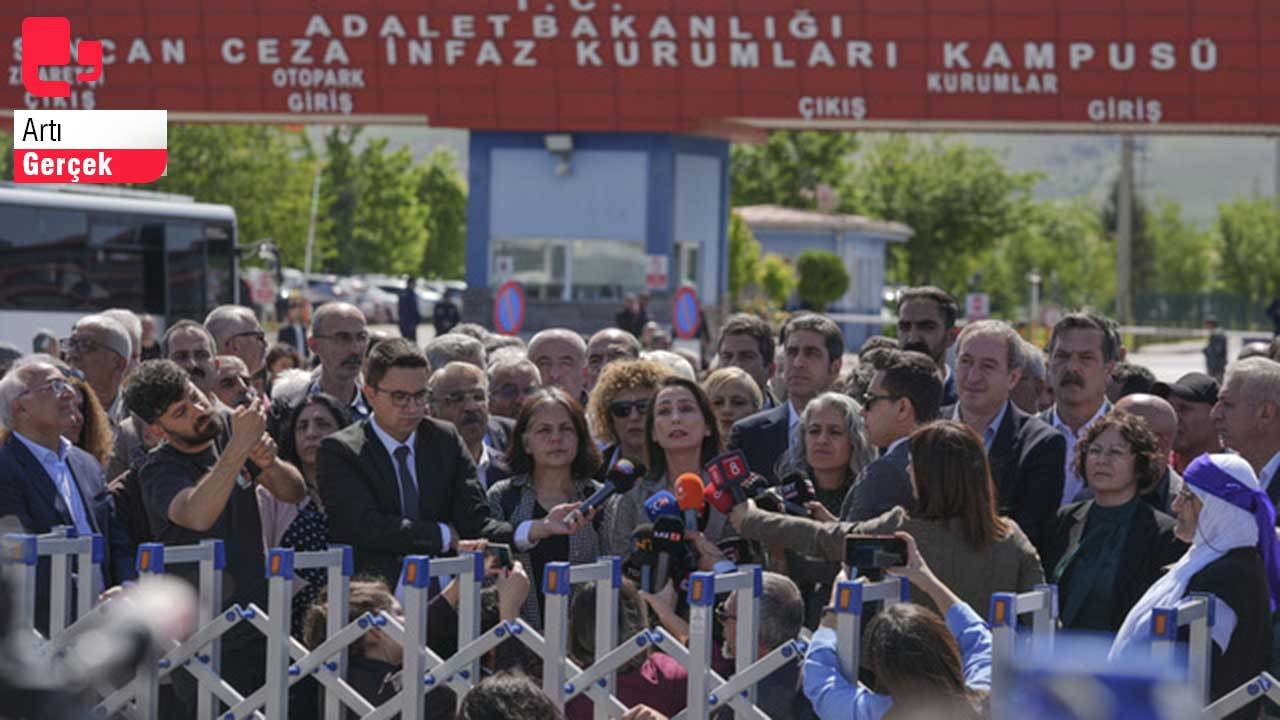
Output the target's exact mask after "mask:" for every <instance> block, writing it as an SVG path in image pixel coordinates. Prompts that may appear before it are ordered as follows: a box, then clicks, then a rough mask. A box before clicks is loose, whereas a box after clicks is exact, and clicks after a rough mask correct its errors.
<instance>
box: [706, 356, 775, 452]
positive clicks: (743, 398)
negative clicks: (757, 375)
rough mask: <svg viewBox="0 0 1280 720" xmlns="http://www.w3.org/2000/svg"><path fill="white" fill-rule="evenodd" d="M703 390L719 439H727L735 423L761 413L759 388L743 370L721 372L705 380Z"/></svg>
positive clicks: (762, 401)
mask: <svg viewBox="0 0 1280 720" xmlns="http://www.w3.org/2000/svg"><path fill="white" fill-rule="evenodd" d="M702 388H703V389H704V390H706V391H707V397H709V398H711V407H713V408H715V411H716V423H717V424H719V426H720V437H726V438H727V437H729V428H731V427H733V424H734V423H736V422H738V421H739V420H741V419H742V418H744V417H747V416H748V415H754V414H755V413H758V412H760V408H762V407H764V394H763V393H762V392H760V386H759V385H756V381H755V380H753V379H752V378H751V376H750V375H748V374H747V372H746V371H745V370H743V369H742V368H736V367H723V368H720V369H719V370H716V371H715V372H713V373H711V374H710V375H708V376H707V379H706V380H704V381H703V382H702Z"/></svg>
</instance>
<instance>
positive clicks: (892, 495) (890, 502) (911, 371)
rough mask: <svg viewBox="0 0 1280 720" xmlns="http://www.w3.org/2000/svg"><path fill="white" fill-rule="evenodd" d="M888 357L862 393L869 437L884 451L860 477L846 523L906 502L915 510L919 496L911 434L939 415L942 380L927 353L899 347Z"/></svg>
mask: <svg viewBox="0 0 1280 720" xmlns="http://www.w3.org/2000/svg"><path fill="white" fill-rule="evenodd" d="M890 352H891V354H890V355H889V356H888V357H886V358H884V360H883V366H882V368H881V369H880V370H877V371H876V374H875V377H873V378H872V379H871V385H869V386H868V387H867V392H866V394H865V395H864V396H863V397H862V422H863V424H864V425H866V428H867V439H868V440H870V441H871V444H873V445H875V446H876V447H878V448H884V453H883V454H882V455H881V456H880V457H879V458H878V459H876V460H875V461H874V462H872V463H871V464H870V465H868V466H866V467H865V468H863V469H862V472H861V473H859V474H858V477H857V478H855V479H854V481H853V486H852V487H851V488H849V494H848V495H846V496H845V498H844V505H843V506H842V507H841V508H840V519H841V520H844V521H846V522H858V521H860V520H868V519H870V518H873V517H877V516H879V515H881V514H883V513H884V512H885V511H887V510H890V509H892V508H894V507H897V506H899V505H901V506H902V507H904V508H907V509H911V508H912V507H913V506H914V505H915V496H914V493H913V492H912V489H911V478H910V477H909V476H908V475H907V460H908V458H909V456H908V454H907V438H909V437H910V436H911V433H912V432H914V431H915V429H916V428H918V427H920V426H921V425H923V424H925V423H927V422H930V421H932V420H936V419H937V418H938V408H939V402H940V401H941V399H942V381H941V380H939V379H938V373H937V367H936V366H935V365H934V364H933V360H932V359H930V358H929V356H928V355H925V354H924V353H918V352H912V351H909V350H894V351H890Z"/></svg>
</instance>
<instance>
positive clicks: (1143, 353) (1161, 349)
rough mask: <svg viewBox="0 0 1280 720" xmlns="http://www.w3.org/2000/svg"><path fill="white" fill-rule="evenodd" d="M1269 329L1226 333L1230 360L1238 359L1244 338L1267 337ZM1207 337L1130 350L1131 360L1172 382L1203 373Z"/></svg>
mask: <svg viewBox="0 0 1280 720" xmlns="http://www.w3.org/2000/svg"><path fill="white" fill-rule="evenodd" d="M1266 336H1267V333H1266V332H1229V333H1227V360H1228V362H1230V361H1232V360H1235V357H1236V355H1237V354H1238V353H1239V352H1240V348H1241V346H1242V345H1243V341H1244V339H1245V338H1248V339H1250V340H1253V339H1265V338H1266ZM1204 346H1205V341H1204V340H1191V341H1187V342H1178V343H1162V344H1159V345H1148V346H1146V347H1144V348H1143V349H1142V350H1140V351H1138V352H1131V353H1129V357H1128V359H1129V362H1131V363H1135V364H1138V365H1145V366H1146V367H1148V368H1150V370H1151V372H1152V373H1154V374H1155V376H1156V379H1157V380H1163V381H1165V382H1173V381H1174V380H1177V379H1178V378H1180V377H1182V376H1183V375H1185V374H1187V373H1189V372H1204V370H1205V367H1204V354H1203V353H1202V352H1201V350H1202V349H1203V348H1204Z"/></svg>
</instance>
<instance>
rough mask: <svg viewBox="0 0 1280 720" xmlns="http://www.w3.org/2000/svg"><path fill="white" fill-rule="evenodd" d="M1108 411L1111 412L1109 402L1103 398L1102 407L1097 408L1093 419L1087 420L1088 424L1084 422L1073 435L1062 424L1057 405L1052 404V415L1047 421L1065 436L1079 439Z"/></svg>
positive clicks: (1066, 426) (1067, 427) (1067, 426)
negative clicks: (1049, 420) (1051, 422)
mask: <svg viewBox="0 0 1280 720" xmlns="http://www.w3.org/2000/svg"><path fill="white" fill-rule="evenodd" d="M1110 410H1111V402H1110V401H1108V400H1107V399H1105V398H1104V399H1103V400H1102V405H1100V406H1099V407H1098V412H1096V413H1094V414H1093V417H1091V418H1089V422H1086V423H1085V424H1084V425H1081V426H1080V429H1079V430H1076V431H1075V432H1074V433H1073V432H1072V431H1071V426H1070V425H1068V424H1066V423H1065V422H1063V421H1062V416H1061V415H1059V414H1058V404H1057V403H1054V404H1053V411H1052V414H1051V415H1050V416H1049V419H1051V420H1052V421H1053V426H1054V427H1056V428H1058V430H1059V431H1061V432H1063V433H1065V434H1067V435H1071V436H1073V437H1076V438H1079V437H1081V436H1082V435H1084V434H1085V432H1086V431H1088V429H1089V427H1090V426H1092V425H1093V424H1094V423H1096V422H1098V418H1100V417H1102V416H1103V415H1106V414H1107V412H1109V411H1110Z"/></svg>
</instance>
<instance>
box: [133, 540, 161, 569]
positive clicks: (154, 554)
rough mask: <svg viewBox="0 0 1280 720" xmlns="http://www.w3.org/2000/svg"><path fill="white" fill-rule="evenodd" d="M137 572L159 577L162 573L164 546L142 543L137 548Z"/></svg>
mask: <svg viewBox="0 0 1280 720" xmlns="http://www.w3.org/2000/svg"><path fill="white" fill-rule="evenodd" d="M137 569H138V572H139V573H151V574H153V575H159V574H160V573H163V572H164V544H163V543H142V544H141V545H139V546H138V568H137Z"/></svg>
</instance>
